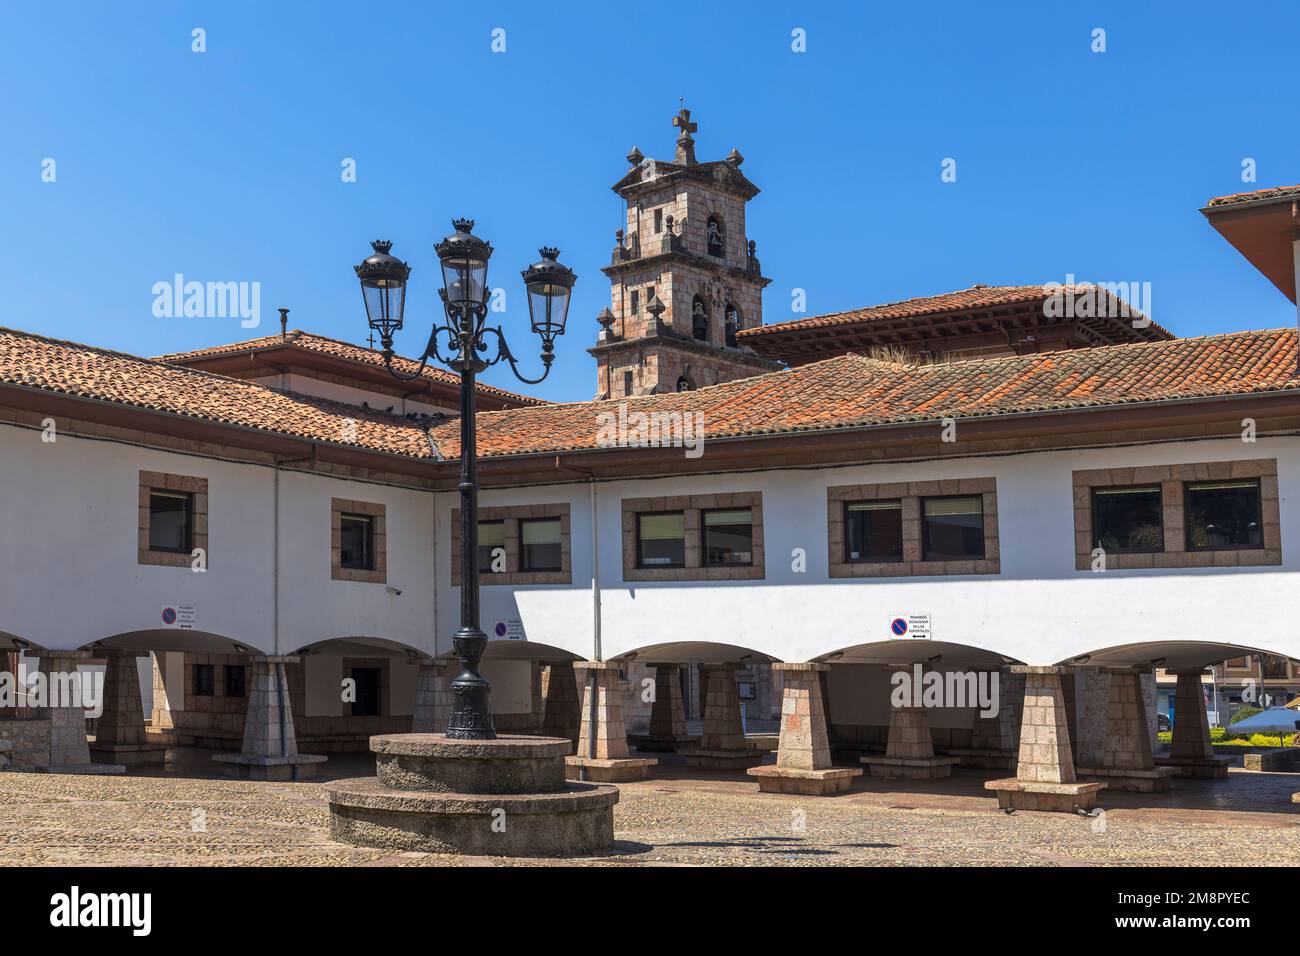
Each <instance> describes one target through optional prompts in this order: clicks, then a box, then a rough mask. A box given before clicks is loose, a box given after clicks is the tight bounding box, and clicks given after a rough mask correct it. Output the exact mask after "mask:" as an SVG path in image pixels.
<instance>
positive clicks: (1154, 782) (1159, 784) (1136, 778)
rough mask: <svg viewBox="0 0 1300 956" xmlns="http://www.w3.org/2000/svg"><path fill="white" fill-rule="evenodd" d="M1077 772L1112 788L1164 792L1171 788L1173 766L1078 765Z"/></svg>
mask: <svg viewBox="0 0 1300 956" xmlns="http://www.w3.org/2000/svg"><path fill="white" fill-rule="evenodd" d="M1075 773H1076V774H1077V775H1078V776H1080V777H1084V778H1086V779H1088V780H1104V781H1105V782H1106V786H1107V787H1108V788H1109V789H1111V790H1128V791H1130V792H1133V793H1164V792H1166V791H1167V790H1168V789H1169V778H1170V777H1172V776H1173V775H1174V768H1173V767H1155V768H1154V769H1151V770H1136V769H1132V768H1127V767H1077V768H1075Z"/></svg>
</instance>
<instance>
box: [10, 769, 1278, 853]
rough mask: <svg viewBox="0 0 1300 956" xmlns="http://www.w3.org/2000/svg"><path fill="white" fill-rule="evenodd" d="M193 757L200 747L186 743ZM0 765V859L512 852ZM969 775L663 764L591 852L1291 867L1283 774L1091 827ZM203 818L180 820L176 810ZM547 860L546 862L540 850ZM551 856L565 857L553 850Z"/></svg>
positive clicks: (290, 809)
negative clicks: (845, 785) (1007, 798)
mask: <svg viewBox="0 0 1300 956" xmlns="http://www.w3.org/2000/svg"><path fill="white" fill-rule="evenodd" d="M197 756H198V757H199V758H200V759H199V763H197V764H195V766H196V767H198V768H204V767H205V766H206V765H205V764H204V763H203V762H202V761H203V759H206V756H207V755H205V754H198V755H197ZM327 766H328V767H329V768H330V769H329V772H328V774H327V776H328V777H337V776H354V775H362V774H366V773H373V763H372V762H371V760H370V759H369V755H366V758H365V759H363V758H362V757H360V756H357V757H352V756H346V757H332V758H331V760H330V763H329V764H328V765H327ZM182 773H206V770H205V769H198V770H187V769H185V768H183V767H182V768H180V769H178V770H177V771H176V772H169V773H167V774H162V773H160V772H157V771H155V772H154V775H142V774H138V773H133V774H131V775H128V776H125V777H78V776H59V775H44V774H25V773H24V774H20V773H0V865H3V866H18V865H24V864H26V865H47V864H56V865H57V864H91V865H96V864H100V865H131V864H145V865H149V864H155V865H157V864H210V865H219V864H239V865H266V866H274V865H283V864H299V865H322V866H375V865H402V866H418V865H448V864H453V865H465V864H470V865H474V864H478V865H482V864H494V863H511V864H516V865H517V864H519V863H520V862H523V861H506V860H499V859H485V858H458V857H447V856H437V855H428V854H393V853H385V852H382V851H375V850H365V849H359V848H355V847H349V846H343V845H340V844H336V843H332V842H331V841H330V840H329V834H328V811H327V809H326V805H325V801H324V793H323V791H322V789H321V787H320V784H319V783H291V784H285V783H254V782H246V781H233V780H224V779H214V778H212V777H210V776H182V775H181V774H182ZM984 779H985V777H984V775H982V774H980V773H978V772H972V771H959V772H958V774H957V775H956V776H955V777H954V778H953V779H951V780H948V781H941V782H937V783H927V784H924V785H917V784H915V783H907V782H897V783H892V784H891V783H888V782H885V781H876V780H870V779H867V780H859V781H858V787H857V789H855V790H854V791H853V792H851V793H849V794H846V795H844V796H840V797H828V798H825V797H824V798H811V797H794V796H786V795H777V794H759V793H758V792H757V789H756V787H755V785H754V784H753V783H752V782H750V780H749V779H748V778H746V777H743V776H741V775H732V774H706V773H703V772H691V774H690V776H689V777H688V776H686V771H684V770H681V769H675V768H673V767H671V766H669V767H666V768H664V769H663V771H662V773H661V774H660V775H659V776H658V777H657V778H656V779H653V780H649V781H645V782H642V783H637V784H632V785H625V786H623V787H622V788H621V789H622V798H621V800H620V802H619V804H618V806H617V808H616V810H615V821H614V823H615V830H616V838H617V841H618V842H617V844H616V846H615V848H614V851H613V852H612V853H610V854H608V855H605V856H602V857H597V858H585V859H582V860H576V861H568V862H578V863H583V864H599V865H638V864H659V865H706V866H708V865H739V864H748V865H753V864H760V865H765V864H777V865H843V864H856V865H864V864H865V865H916V864H943V865H973V866H983V865H1006V864H1010V865H1054V864H1100V865H1125V864H1145V865H1151V864H1174V865H1189V866H1199V865H1219V864H1252V865H1270V864H1271V865H1296V864H1300V814H1297V813H1294V812H1293V810H1292V804H1291V802H1290V797H1291V793H1292V792H1293V791H1296V790H1300V779H1297V777H1296V775H1293V774H1252V773H1246V772H1244V771H1234V772H1233V773H1232V774H1231V776H1230V778H1229V779H1228V780H1227V781H1213V782H1210V781H1207V782H1199V781H1179V782H1176V783H1175V787H1176V789H1175V790H1174V791H1173V792H1171V793H1169V794H1160V795H1138V794H1111V795H1109V796H1106V795H1103V797H1104V799H1103V801H1102V803H1103V805H1104V806H1105V807H1106V808H1107V812H1106V814H1105V817H1104V828H1103V827H1102V826H1101V825H1100V824H1099V823H1098V822H1097V821H1094V820H1089V819H1086V818H1082V817H1073V816H1067V815H1065V814H1037V813H1023V812H1022V813H1017V814H1014V815H1011V816H1008V815H1006V814H1004V813H1002V812H1000V811H999V810H997V809H996V801H995V800H993V799H991V798H990V797H987V796H985V795H984V791H983V790H982V789H981V783H982V781H983V780H984ZM196 820H202V821H203V824H204V829H203V830H201V831H196V830H195V828H194V823H193V821H196ZM542 862H550V863H555V862H557V861H542ZM560 862H564V861H560Z"/></svg>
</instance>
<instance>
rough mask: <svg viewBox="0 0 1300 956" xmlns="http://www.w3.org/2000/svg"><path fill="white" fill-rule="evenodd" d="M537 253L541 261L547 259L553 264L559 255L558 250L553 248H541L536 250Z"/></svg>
mask: <svg viewBox="0 0 1300 956" xmlns="http://www.w3.org/2000/svg"><path fill="white" fill-rule="evenodd" d="M537 252H538V253H539V254H540V255H541V257H542V258H543V259H547V260H549V261H551V262H554V261H555V260H556V259H557V258H559V255H560V250H559V249H557V248H555V246H542V247H541V248H540V249H538V250H537Z"/></svg>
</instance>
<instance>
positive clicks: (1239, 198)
mask: <svg viewBox="0 0 1300 956" xmlns="http://www.w3.org/2000/svg"><path fill="white" fill-rule="evenodd" d="M1286 196H1294V197H1296V198H1297V199H1300V186H1270V187H1269V188H1268V189H1256V190H1253V191H1251V192H1248V193H1230V194H1229V195H1227V196H1215V197H1214V198H1213V199H1211V200H1210V201H1209V202H1207V203H1206V204H1205V205H1206V206H1207V207H1208V206H1231V205H1234V204H1236V203H1241V202H1258V201H1259V200H1261V199H1282V198H1284V197H1286Z"/></svg>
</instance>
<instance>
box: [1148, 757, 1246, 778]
mask: <svg viewBox="0 0 1300 956" xmlns="http://www.w3.org/2000/svg"><path fill="white" fill-rule="evenodd" d="M1231 763H1232V758H1231V757H1157V758H1156V766H1157V767H1173V768H1174V776H1175V777H1191V778H1193V779H1196V780H1223V779H1224V778H1225V777H1227V776H1228V766H1229V765H1230V764H1231Z"/></svg>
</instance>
